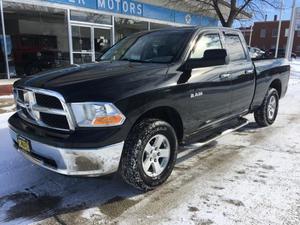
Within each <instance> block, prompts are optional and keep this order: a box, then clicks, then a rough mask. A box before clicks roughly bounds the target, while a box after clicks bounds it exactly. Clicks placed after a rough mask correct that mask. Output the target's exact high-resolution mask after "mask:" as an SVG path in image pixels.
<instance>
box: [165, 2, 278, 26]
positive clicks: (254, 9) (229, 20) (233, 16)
mask: <svg viewBox="0 0 300 225" xmlns="http://www.w3.org/2000/svg"><path fill="white" fill-rule="evenodd" d="M169 3H170V4H173V5H174V4H181V5H182V4H185V5H186V6H190V7H191V8H192V9H193V11H196V10H197V11H198V12H207V11H213V12H214V13H215V14H216V15H217V17H218V18H219V20H220V22H221V24H222V26H224V27H231V26H232V25H233V22H234V21H235V20H237V19H239V18H242V17H243V16H244V17H245V14H247V15H248V16H249V15H250V16H251V15H254V16H256V17H257V15H259V16H264V15H265V12H266V11H267V9H270V8H272V9H278V8H279V7H280V0H194V1H190V0H169ZM224 8H226V10H224ZM228 9H229V10H228Z"/></svg>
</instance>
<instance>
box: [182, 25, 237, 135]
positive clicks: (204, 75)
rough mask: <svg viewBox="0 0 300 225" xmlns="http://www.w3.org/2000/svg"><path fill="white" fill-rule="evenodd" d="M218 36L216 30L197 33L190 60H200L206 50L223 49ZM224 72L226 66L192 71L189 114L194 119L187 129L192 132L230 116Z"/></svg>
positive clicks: (226, 78)
mask: <svg viewBox="0 0 300 225" xmlns="http://www.w3.org/2000/svg"><path fill="white" fill-rule="evenodd" d="M221 37H222V36H221V35H220V33H219V32H216V31H215V32H206V33H203V34H200V35H199V37H198V39H197V41H196V44H195V47H194V48H193V50H192V51H191V53H190V56H189V58H191V59H201V58H202V57H203V55H204V52H205V50H208V49H223V46H224V44H223V41H222V39H221ZM227 69H228V66H227V65H218V66H208V67H201V68H195V69H192V71H191V77H190V79H189V81H188V85H189V89H190V92H191V97H190V99H189V102H190V104H189V112H190V113H191V116H192V117H193V120H192V121H191V124H190V127H194V131H197V130H199V129H200V128H202V127H203V126H205V125H208V124H211V123H214V122H217V121H219V120H222V119H223V118H226V117H228V116H229V114H230V102H231V101H230V88H231V81H230V79H229V78H228V77H227V76H226V74H227ZM195 121H196V122H195Z"/></svg>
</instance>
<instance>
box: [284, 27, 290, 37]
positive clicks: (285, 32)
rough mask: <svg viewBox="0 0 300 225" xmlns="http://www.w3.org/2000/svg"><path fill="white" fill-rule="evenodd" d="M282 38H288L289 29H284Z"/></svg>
mask: <svg viewBox="0 0 300 225" xmlns="http://www.w3.org/2000/svg"><path fill="white" fill-rule="evenodd" d="M284 36H285V37H288V36H289V28H286V29H285V30H284Z"/></svg>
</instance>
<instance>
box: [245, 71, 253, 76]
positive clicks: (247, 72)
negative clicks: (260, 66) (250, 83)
mask: <svg viewBox="0 0 300 225" xmlns="http://www.w3.org/2000/svg"><path fill="white" fill-rule="evenodd" d="M252 73H254V70H245V74H246V75H248V74H252Z"/></svg>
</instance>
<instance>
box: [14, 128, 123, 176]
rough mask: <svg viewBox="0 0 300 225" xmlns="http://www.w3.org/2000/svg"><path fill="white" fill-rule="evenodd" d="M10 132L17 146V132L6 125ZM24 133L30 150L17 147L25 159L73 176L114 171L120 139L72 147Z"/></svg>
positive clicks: (119, 151)
mask: <svg viewBox="0 0 300 225" xmlns="http://www.w3.org/2000/svg"><path fill="white" fill-rule="evenodd" d="M10 135H11V138H12V139H13V141H14V143H15V147H16V148H17V149H18V147H17V144H16V143H17V137H18V134H17V133H16V132H15V131H13V130H12V129H10ZM22 136H23V135H22ZM24 137H25V138H27V139H28V140H29V141H30V143H31V152H30V153H25V152H24V151H22V150H20V152H21V153H22V154H23V155H24V156H25V157H26V158H27V159H29V160H30V161H32V162H33V163H35V164H37V165H39V166H41V167H44V168H46V169H48V170H51V171H54V172H57V173H60V174H64V175H74V176H101V175H105V174H110V173H113V172H116V171H117V170H118V168H119V163H120V159H121V155H122V150H123V146H124V142H119V143H117V144H113V145H109V146H105V147H101V148H95V149H90V148H88V149H78V148H76V149H72V148H61V147H55V146H51V145H47V144H43V143H41V142H38V141H35V140H32V139H31V138H28V137H26V136H24Z"/></svg>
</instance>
